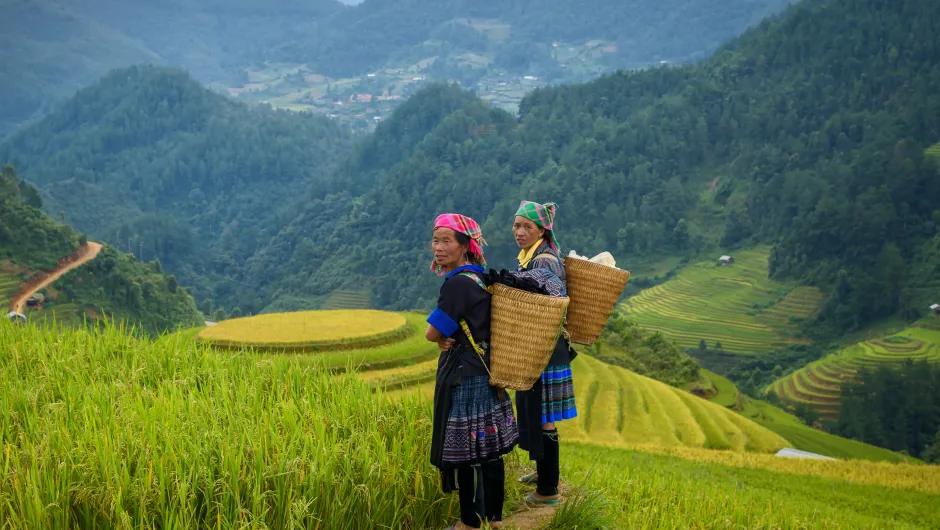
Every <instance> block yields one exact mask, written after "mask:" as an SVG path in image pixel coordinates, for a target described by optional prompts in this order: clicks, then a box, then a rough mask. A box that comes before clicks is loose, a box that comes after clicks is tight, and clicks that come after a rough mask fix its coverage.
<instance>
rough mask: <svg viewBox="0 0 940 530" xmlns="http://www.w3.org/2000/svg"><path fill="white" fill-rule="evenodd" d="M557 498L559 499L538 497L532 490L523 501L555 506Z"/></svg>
mask: <svg viewBox="0 0 940 530" xmlns="http://www.w3.org/2000/svg"><path fill="white" fill-rule="evenodd" d="M558 500H559V499H539V498H538V497H536V496H535V492H534V491H533V492H532V493H530V494H529V495H528V496H527V497H526V498H525V503H526V504H536V505H538V504H543V505H548V506H555V505H557V504H558Z"/></svg>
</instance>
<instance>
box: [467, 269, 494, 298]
mask: <svg viewBox="0 0 940 530" xmlns="http://www.w3.org/2000/svg"><path fill="white" fill-rule="evenodd" d="M460 276H466V277H467V278H470V279H471V280H473V281H475V282H477V285H479V286H480V288H481V289H483V290H484V291H486V292H488V293H490V294H492V293H493V289H492V288H490V287H487V286H486V284H485V283H483V279H482V278H480V275H479V274H476V273H473V272H461V273H460Z"/></svg>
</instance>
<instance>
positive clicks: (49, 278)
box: [10, 241, 101, 313]
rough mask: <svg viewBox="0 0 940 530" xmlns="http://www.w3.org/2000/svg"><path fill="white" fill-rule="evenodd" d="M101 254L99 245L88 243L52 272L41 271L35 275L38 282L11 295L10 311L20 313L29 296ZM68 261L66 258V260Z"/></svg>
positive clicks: (29, 283) (27, 285)
mask: <svg viewBox="0 0 940 530" xmlns="http://www.w3.org/2000/svg"><path fill="white" fill-rule="evenodd" d="M99 252H101V243H95V242H93V241H89V242H88V243H87V244H86V245H85V246H83V247H81V248H79V249H78V250H76V251H75V252H74V253H73V254H72V255H71V256H69V258H71V260H70V261H68V262H67V263H63V264H62V265H58V266H56V267H55V268H53V269H52V270H48V271H43V272H40V273H39V274H37V275H36V277H38V278H39V281H32V280H30V281H29V282H27V283H26V285H25V286H23V288H22V289H20V290H19V291H17V292H16V294H14V295H13V298H12V299H11V300H10V311H14V312H16V313H22V312H23V309H24V308H25V307H26V300H28V299H29V297H30V296H33V295H34V294H36V293H37V292H38V291H40V290H42V289H45V288H46V287H48V286H49V285H50V284H52V282H54V281H56V280H58V279H59V278H61V277H62V275H63V274H65V273H66V272H68V271H70V270H72V269H74V268H77V267H81V266H82V265H84V264H86V263H88V262H89V261H91V260H93V259H95V257H97V256H98V253H99ZM66 259H68V258H66Z"/></svg>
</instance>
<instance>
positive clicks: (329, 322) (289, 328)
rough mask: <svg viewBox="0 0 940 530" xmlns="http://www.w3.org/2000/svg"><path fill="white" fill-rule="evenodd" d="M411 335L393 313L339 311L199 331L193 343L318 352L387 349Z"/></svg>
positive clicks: (283, 316)
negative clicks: (198, 341)
mask: <svg viewBox="0 0 940 530" xmlns="http://www.w3.org/2000/svg"><path fill="white" fill-rule="evenodd" d="M413 333H414V329H413V328H412V327H411V326H409V325H408V323H407V321H406V320H405V317H404V316H402V315H401V314H398V313H389V312H385V311H373V310H341V311H302V312H296V313H271V314H265V315H258V316H253V317H247V318H235V319H231V320H226V321H224V322H221V323H219V324H218V325H216V326H212V327H209V328H206V329H204V330H202V331H201V332H200V333H199V335H198V336H197V338H198V340H200V341H204V342H208V343H211V344H212V345H214V346H218V347H227V348H243V347H252V348H256V349H267V350H284V351H294V352H319V351H334V350H352V349H361V348H370V347H375V346H381V345H385V344H391V343H395V342H398V341H400V340H403V339H405V338H407V337H409V336H411V335H412V334H413Z"/></svg>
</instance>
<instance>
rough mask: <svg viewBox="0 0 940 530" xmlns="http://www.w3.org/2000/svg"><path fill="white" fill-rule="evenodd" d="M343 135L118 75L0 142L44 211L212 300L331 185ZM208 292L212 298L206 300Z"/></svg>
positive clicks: (148, 73) (181, 76) (159, 81)
mask: <svg viewBox="0 0 940 530" xmlns="http://www.w3.org/2000/svg"><path fill="white" fill-rule="evenodd" d="M350 140H351V138H350V135H349V133H348V132H347V131H345V130H344V129H342V128H340V127H339V126H338V125H336V124H334V123H333V122H331V121H329V120H327V119H326V118H322V117H315V116H311V115H308V114H294V113H289V112H286V111H277V112H275V111H270V110H267V109H264V108H253V107H248V106H245V105H242V104H239V103H235V102H232V101H229V100H227V99H225V98H223V97H221V96H218V95H216V94H213V93H212V92H210V91H209V90H207V89H205V88H203V87H201V86H200V85H199V84H197V83H196V82H195V81H193V80H192V79H191V78H190V77H189V76H187V75H186V74H185V73H183V72H180V71H177V70H173V69H163V68H156V67H132V68H128V69H121V70H115V71H114V72H112V73H110V74H109V75H108V76H107V77H105V78H104V79H102V80H101V81H100V82H98V83H96V84H94V85H92V86H90V87H88V88H86V89H83V90H82V91H81V92H79V93H78V94H77V95H76V96H75V97H74V98H72V99H71V100H69V101H68V102H67V103H66V104H65V105H64V106H63V107H62V108H60V109H59V110H57V111H56V112H54V113H53V114H51V115H50V116H48V117H47V118H46V119H44V120H42V121H41V122H40V123H38V124H36V125H34V126H32V127H30V128H28V129H26V130H25V131H24V132H23V133H22V134H19V135H17V136H15V137H13V138H11V139H10V140H8V141H7V142H6V143H4V144H2V145H0V160H10V161H13V162H14V163H15V164H16V165H17V167H18V168H19V169H20V171H21V172H22V173H23V174H24V175H28V178H29V180H30V181H31V182H32V183H34V184H35V185H37V186H39V187H40V189H41V191H42V193H43V195H44V197H45V198H46V210H47V211H48V212H58V211H60V210H62V211H65V212H68V216H69V220H70V222H71V223H72V224H73V225H74V226H75V227H76V228H78V229H80V230H83V231H85V232H86V233H88V234H90V235H91V236H92V237H94V238H100V239H102V240H104V241H107V242H109V243H111V244H113V245H114V246H116V247H117V248H120V249H121V250H124V251H125V252H133V253H134V254H136V255H137V256H138V258H140V259H142V260H146V261H150V260H152V259H155V258H156V259H159V260H160V262H161V263H163V265H164V266H165V267H166V268H167V270H170V271H172V272H174V273H175V274H176V275H177V276H178V277H179V279H180V281H181V282H182V283H183V284H184V285H188V286H191V287H192V288H193V290H194V293H195V294H196V295H197V296H198V297H199V298H200V299H203V298H208V297H215V298H217V299H219V300H223V299H225V298H226V297H227V296H230V293H231V292H233V291H234V290H235V289H236V286H235V284H233V283H232V280H231V279H232V278H233V277H234V276H236V274H237V271H238V270H239V269H240V266H241V265H240V264H241V263H242V261H243V260H244V259H245V257H247V256H250V255H251V254H252V253H254V252H255V250H256V249H257V248H258V247H259V246H260V245H262V244H263V242H264V237H263V236H264V234H265V233H266V232H272V231H276V229H277V228H278V227H279V226H280V224H281V220H284V221H286V220H289V219H291V218H293V217H294V215H295V214H296V212H295V204H296V203H297V202H298V201H300V200H301V199H302V197H303V196H304V194H305V193H306V192H307V191H308V190H310V191H311V192H316V191H317V190H318V188H320V187H321V186H323V185H325V184H326V183H327V182H328V177H329V175H330V170H331V166H332V165H333V164H334V162H335V161H336V160H337V159H338V158H339V157H340V156H343V155H345V154H346V153H347V151H348V146H349V144H350ZM213 289H215V290H216V291H213Z"/></svg>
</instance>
